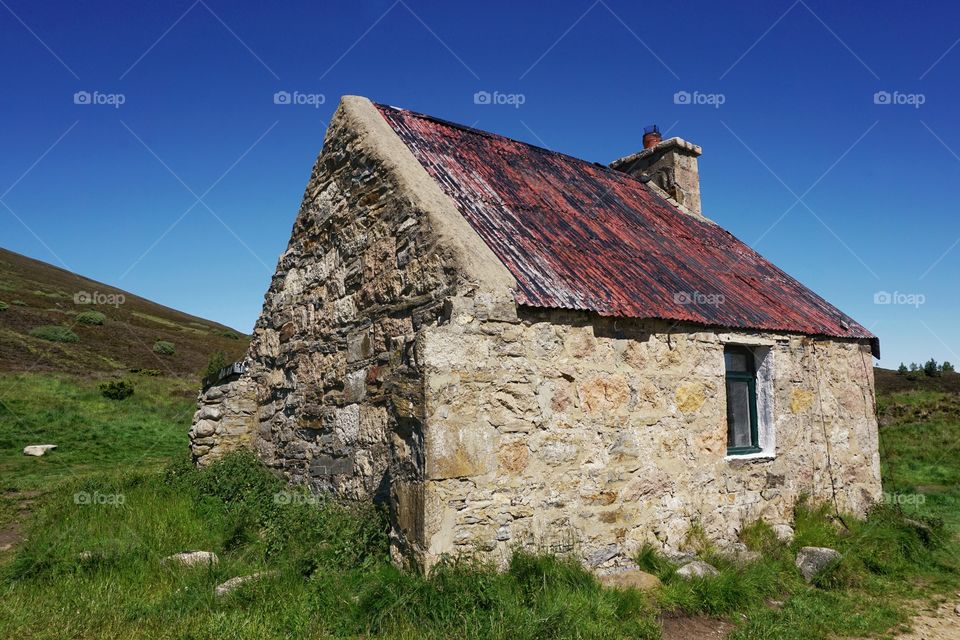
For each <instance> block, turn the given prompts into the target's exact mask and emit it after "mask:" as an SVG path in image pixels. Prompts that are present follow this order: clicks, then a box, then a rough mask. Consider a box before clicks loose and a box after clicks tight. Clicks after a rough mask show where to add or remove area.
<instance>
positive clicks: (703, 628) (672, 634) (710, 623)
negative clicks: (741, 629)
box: [660, 616, 733, 640]
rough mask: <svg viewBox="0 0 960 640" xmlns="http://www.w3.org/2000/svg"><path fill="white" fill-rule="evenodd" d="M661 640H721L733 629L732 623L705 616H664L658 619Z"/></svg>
mask: <svg viewBox="0 0 960 640" xmlns="http://www.w3.org/2000/svg"><path fill="white" fill-rule="evenodd" d="M660 626H661V627H662V628H663V640H722V639H723V638H726V637H727V635H728V634H729V633H730V632H731V631H733V624H731V623H730V622H727V621H726V620H720V619H719V618H708V617H707V616H693V617H676V618H671V617H664V618H662V619H661V620H660Z"/></svg>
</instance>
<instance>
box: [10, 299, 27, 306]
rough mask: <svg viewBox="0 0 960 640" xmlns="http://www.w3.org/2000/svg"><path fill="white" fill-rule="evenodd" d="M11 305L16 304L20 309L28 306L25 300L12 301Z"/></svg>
mask: <svg viewBox="0 0 960 640" xmlns="http://www.w3.org/2000/svg"><path fill="white" fill-rule="evenodd" d="M10 304H15V305H17V306H18V307H25V306H27V303H26V302H24V301H23V300H11V301H10Z"/></svg>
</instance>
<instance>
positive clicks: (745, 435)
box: [727, 380, 753, 448]
mask: <svg viewBox="0 0 960 640" xmlns="http://www.w3.org/2000/svg"><path fill="white" fill-rule="evenodd" d="M727 446H728V447H731V448H733V447H750V446H753V438H752V435H751V433H750V386H749V385H748V384H747V382H746V381H745V380H727Z"/></svg>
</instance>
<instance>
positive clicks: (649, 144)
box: [610, 125, 703, 216]
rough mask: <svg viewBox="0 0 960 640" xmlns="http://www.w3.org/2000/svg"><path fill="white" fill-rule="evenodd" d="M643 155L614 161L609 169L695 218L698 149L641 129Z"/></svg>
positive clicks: (652, 128)
mask: <svg viewBox="0 0 960 640" xmlns="http://www.w3.org/2000/svg"><path fill="white" fill-rule="evenodd" d="M643 146H644V149H643V151H639V152H637V153H634V154H633V155H629V156H626V157H625V158H620V159H619V160H614V161H613V162H611V163H610V168H611V169H616V170H617V171H623V172H624V173H628V174H630V175H631V176H633V177H635V178H637V179H638V180H640V181H641V182H644V183H646V184H649V185H651V186H653V187H654V188H656V189H657V190H659V191H661V192H662V194H661V195H666V196H667V197H668V198H670V199H671V200H673V201H674V202H675V203H676V204H678V205H680V208H681V209H685V210H687V211H688V212H689V213H692V214H694V215H697V216H702V215H703V214H702V213H701V210H700V172H699V170H698V169H697V158H698V157H699V156H700V154H701V153H703V150H702V149H700V147H699V146H697V145H695V144H693V143H692V142H687V141H686V140H684V139H682V138H670V139H668V140H661V138H660V130H659V129H657V126H656V125H653V126H650V127H646V128H644V134H643Z"/></svg>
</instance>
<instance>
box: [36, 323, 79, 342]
mask: <svg viewBox="0 0 960 640" xmlns="http://www.w3.org/2000/svg"><path fill="white" fill-rule="evenodd" d="M30 335H31V336H33V337H34V338H41V339H42V340H49V341H50V342H80V338H79V336H77V334H75V333H74V332H73V331H70V329H67V328H66V327H61V326H60V325H55V324H48V325H44V326H42V327H37V328H36V329H34V330H32V331H31V332H30Z"/></svg>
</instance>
